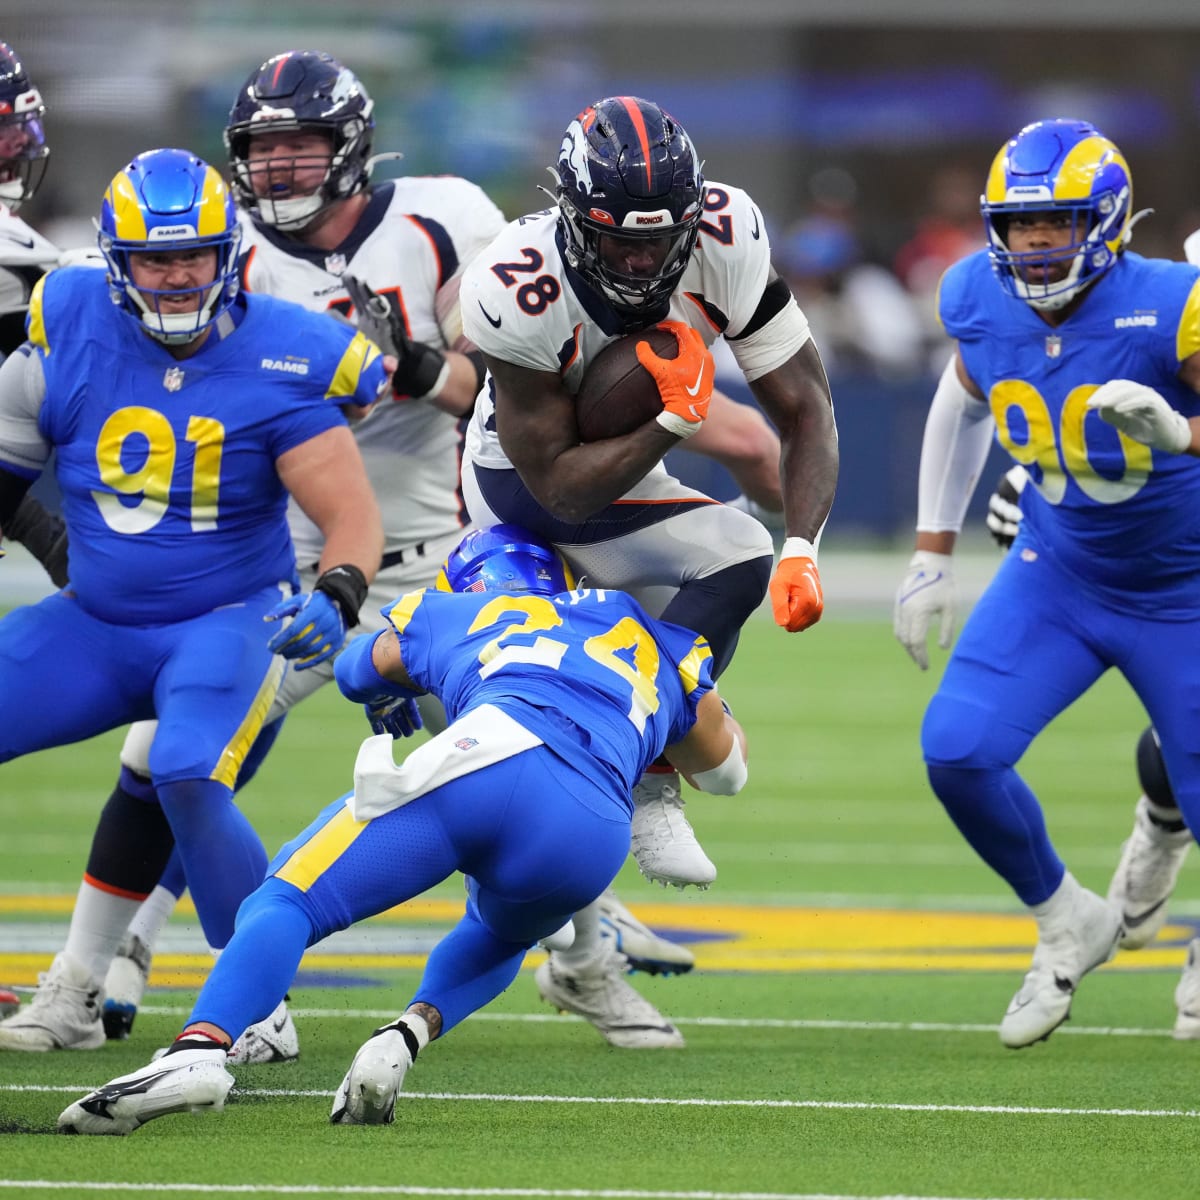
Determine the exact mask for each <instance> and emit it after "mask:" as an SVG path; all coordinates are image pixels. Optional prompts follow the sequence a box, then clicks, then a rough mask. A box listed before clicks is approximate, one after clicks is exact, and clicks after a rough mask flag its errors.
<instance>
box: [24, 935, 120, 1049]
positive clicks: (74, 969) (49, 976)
mask: <svg viewBox="0 0 1200 1200" xmlns="http://www.w3.org/2000/svg"><path fill="white" fill-rule="evenodd" d="M103 998H104V991H103V989H102V988H101V986H100V982H99V980H97V979H95V978H93V977H92V976H91V975H89V974H88V973H87V970H86V969H85V968H84V967H83V966H81V965H80V964H79V963H77V962H76V961H75V960H74V959H73V958H70V957H68V955H66V954H65V953H64V954H59V955H57V956H56V957H55V959H54V961H53V962H52V963H51V964H50V969H49V970H48V971H44V972H43V973H42V974H41V975H39V976H38V987H37V991H36V992H34V994H33V999H32V1000H31V1001H30V1002H29V1003H28V1004H27V1005H25V1006H24V1007H22V1008H21V1009H19V1010H18V1011H17V1012H16V1013H14V1014H13V1015H12V1016H11V1017H8V1018H6V1019H5V1020H3V1021H0V1050H27V1051H45V1050H96V1049H98V1048H99V1047H100V1046H103V1045H104V1025H103V1023H102V1022H101V1020H100V1005H101V1003H102V1001H103Z"/></svg>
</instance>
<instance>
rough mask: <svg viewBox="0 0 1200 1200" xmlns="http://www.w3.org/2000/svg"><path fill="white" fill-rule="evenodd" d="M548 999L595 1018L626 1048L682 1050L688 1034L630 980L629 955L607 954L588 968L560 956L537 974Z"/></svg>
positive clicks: (602, 1031)
mask: <svg viewBox="0 0 1200 1200" xmlns="http://www.w3.org/2000/svg"><path fill="white" fill-rule="evenodd" d="M534 980H535V981H536V983H537V988H538V991H539V992H540V993H541V996H542V999H543V1000H545V1001H546V1002H547V1003H548V1004H552V1005H554V1007H555V1008H557V1009H558V1010H559V1011H560V1012H570V1013H575V1014H576V1015H577V1016H580V1017H583V1019H584V1020H585V1021H588V1022H590V1023H591V1024H592V1025H594V1026H595V1027H596V1028H597V1029H598V1030H599V1031H600V1035H601V1036H602V1037H603V1038H604V1040H605V1041H606V1042H608V1043H609V1045H611V1046H620V1047H621V1048H622V1049H626V1050H656V1049H673V1050H677V1049H681V1048H682V1047H683V1045H684V1041H683V1035H682V1034H681V1033H680V1032H679V1030H678V1029H676V1028H675V1026H674V1025H672V1024H671V1022H670V1021H668V1020H667V1018H666V1017H664V1016H663V1015H662V1013H660V1012H659V1011H658V1009H657V1008H655V1007H654V1005H653V1004H651V1003H650V1001H649V1000H647V999H646V998H645V997H644V996H642V995H641V994H640V993H638V992H636V991H635V990H634V989H633V988H632V987H630V985H629V984H628V983H627V982H626V980H625V957H624V955H621V954H617V953H615V952H611V953H607V954H605V955H604V957H603V958H602V959H601V960H600V963H599V964H598V965H596V966H595V967H594V968H593V969H591V970H588V971H586V972H581V971H572V970H570V969H566V968H564V967H563V965H562V963H561V962H559V961H557V959H556V957H555V955H553V954H552V955H551V956H550V958H549V959H548V960H547V961H546V962H544V963H542V965H541V966H540V967H538V969H537V971H536V973H535V974H534Z"/></svg>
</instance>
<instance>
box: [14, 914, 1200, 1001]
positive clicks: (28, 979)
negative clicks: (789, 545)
mask: <svg viewBox="0 0 1200 1200" xmlns="http://www.w3.org/2000/svg"><path fill="white" fill-rule="evenodd" d="M74 899H75V898H74V896H65V895H64V896H0V914H3V915H7V916H9V917H15V916H34V915H66V914H69V913H70V911H71V907H72V905H73V904H74ZM184 911H187V906H184ZM636 911H637V914H638V916H639V917H640V918H641V919H642V920H643V921H645V922H646V923H647V924H648V925H650V926H652V927H653V928H654V929H656V930H658V931H659V932H661V933H663V934H665V935H666V936H668V937H671V936H674V937H675V938H676V939H677V940H679V941H683V942H687V943H689V944H690V945H691V946H692V948H693V950H694V951H695V954H696V969H697V970H700V971H785V972H786V971H824V972H830V971H1008V972H1018V973H1019V972H1021V971H1024V970H1025V969H1027V967H1028V966H1029V956H1030V954H1031V953H1032V950H1033V945H1034V939H1035V927H1034V923H1033V921H1032V920H1031V919H1030V918H1029V917H1026V916H1021V915H1016V914H1011V915H1005V914H994V913H988V914H979V913H955V912H932V911H901V910H895V909H886V910H884V909H866V908H862V909H853V908H840V909H819V908H779V907H770V906H766V905H762V906H755V905H722V904H695V903H689V904H686V905H685V904H662V903H659V904H653V903H652V904H638V905H637V906H636ZM461 914H462V902H461V901H459V900H438V899H432V900H430V899H424V900H416V901H412V902H410V903H409V904H406V905H403V906H402V907H400V908H394V909H391V910H389V911H388V912H386V913H383V914H381V915H380V916H379V917H376V918H373V922H382V923H390V924H399V925H408V926H414V927H416V926H424V927H425V929H426V930H430V929H431V927H432V931H433V932H436V931H437V929H439V928H449V926H450V925H452V924H453V923H454V922H455V921H457V920H458V918H459V916H460V915H461ZM1194 932H1195V931H1194V930H1193V929H1192V927H1190V926H1187V925H1168V926H1166V928H1165V929H1164V930H1163V931H1162V933H1161V934H1160V935H1159V940H1158V942H1156V944H1155V945H1154V946H1152V947H1150V948H1148V949H1145V950H1139V951H1137V952H1136V953H1128V952H1126V953H1122V954H1120V955H1118V956H1117V958H1116V959H1115V960H1114V962H1113V963H1112V964H1111V966H1112V967H1113V968H1115V969H1117V970H1144V969H1147V968H1164V969H1172V970H1174V969H1177V968H1179V967H1180V966H1181V965H1182V963H1183V959H1184V955H1185V948H1186V944H1187V941H1188V940H1189V939H1190V938H1191V937H1192V936H1193V935H1194ZM3 945H4V925H3V921H0V983H10V984H25V985H28V984H32V983H35V982H36V979H37V973H38V971H42V970H45V969H46V967H47V965H48V963H49V956H48V955H47V954H30V953H24V952H23V953H19V954H18V953H6V952H4V950H3ZM539 962H541V955H540V953H538V954H534V955H531V956H530V959H529V962H528V964H527V966H529V967H532V966H536V965H537V964H538V963H539ZM424 964H425V955H424V954H423V953H416V954H413V953H409V954H404V953H401V954H330V953H322V952H320V951H317V952H315V953H310V954H307V955H305V958H304V963H303V966H304V968H305V969H306V970H309V971H320V972H334V973H336V972H370V971H380V970H395V969H399V968H409V969H420V968H421V967H423V966H424ZM211 966H212V960H211V959H210V958H209V957H208V955H206V954H160V955H156V956H155V958H154V967H153V973H152V975H151V979H150V982H151V984H152V985H154V986H158V987H196V986H198V985H199V984H200V983H201V982H202V981H203V980H204V978H205V977H206V976H207V974H208V972H209V970H210V968H211Z"/></svg>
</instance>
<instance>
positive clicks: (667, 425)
mask: <svg viewBox="0 0 1200 1200" xmlns="http://www.w3.org/2000/svg"><path fill="white" fill-rule="evenodd" d="M654 419H655V420H656V421H657V422H658V423H659V424H660V425H661V426H662V427H663V428H664V429H665V430H666V431H667V432H668V433H673V434H674V435H675V436H676V437H677V438H680V439H687V438H690V437H691V436H692V434H693V433H695V432H696V431H697V430H698V429H699V428H700V426H701V425H703V424H704V422H703V421H689V420H688V419H687V418H686V417H681V416H680V415H679V414H678V413H673V412H668V411H667V409H665V408H664V409H663V410H662V412H660V413H659V414H658V416H656V417H655V418H654Z"/></svg>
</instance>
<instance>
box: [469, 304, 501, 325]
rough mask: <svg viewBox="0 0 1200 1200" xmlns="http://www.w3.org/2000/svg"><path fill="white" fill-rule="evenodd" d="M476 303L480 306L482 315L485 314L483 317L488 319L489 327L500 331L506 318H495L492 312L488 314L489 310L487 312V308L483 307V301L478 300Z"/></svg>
mask: <svg viewBox="0 0 1200 1200" xmlns="http://www.w3.org/2000/svg"><path fill="white" fill-rule="evenodd" d="M475 303H476V304H478V305H479V311H480V312H481V313H483V315H484V316H485V317H487V319H488V324H489V325H490V326H491V327H492V328H493V329H499V328H500V322H501V321H503V320H504V318H503V317H493V316H492V314H491V313H490V312H488V310H487V309H486V308H484V307H483V301H482V300H477V301H476V302H475Z"/></svg>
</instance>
